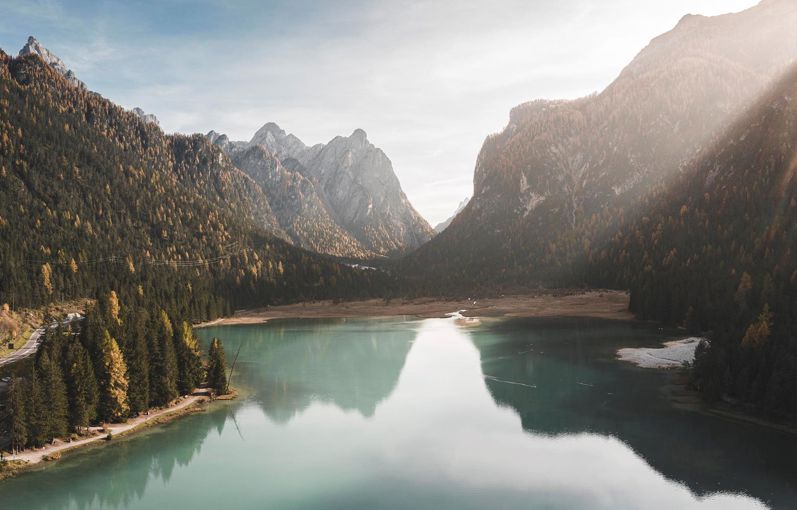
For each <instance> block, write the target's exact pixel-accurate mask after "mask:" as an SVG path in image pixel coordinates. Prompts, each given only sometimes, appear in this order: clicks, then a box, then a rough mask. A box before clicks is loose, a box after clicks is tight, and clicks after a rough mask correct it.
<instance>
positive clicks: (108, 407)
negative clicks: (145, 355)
mask: <svg viewBox="0 0 797 510" xmlns="http://www.w3.org/2000/svg"><path fill="white" fill-rule="evenodd" d="M102 368H103V374H102V375H103V378H102V379H103V380H102V383H103V384H102V389H101V391H102V415H103V418H105V419H107V420H111V421H120V420H123V419H125V418H126V417H127V415H128V413H129V412H130V404H129V402H128V399H127V386H128V383H127V365H126V364H125V360H124V357H123V356H122V351H121V350H120V349H119V344H117V343H116V340H115V339H114V338H113V337H112V336H111V334H110V333H108V331H107V330H106V331H105V332H104V334H103V339H102Z"/></svg>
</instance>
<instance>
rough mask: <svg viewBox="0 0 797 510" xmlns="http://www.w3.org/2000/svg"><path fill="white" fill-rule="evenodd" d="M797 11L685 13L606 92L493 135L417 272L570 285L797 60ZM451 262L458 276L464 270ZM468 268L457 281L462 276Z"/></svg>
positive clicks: (775, 6)
mask: <svg viewBox="0 0 797 510" xmlns="http://www.w3.org/2000/svg"><path fill="white" fill-rule="evenodd" d="M796 23H797V3H794V2H790V1H787V0H769V1H767V2H763V3H761V4H760V5H758V6H756V7H754V8H751V9H748V10H747V11H744V12H741V13H736V14H728V15H723V16H717V17H702V16H687V17H685V18H683V19H682V20H681V22H680V23H679V24H678V25H677V26H676V27H675V28H674V29H673V30H672V31H670V32H668V33H667V34H664V35H662V36H660V37H658V38H656V39H654V40H653V41H651V43H650V44H649V46H648V47H647V48H645V49H644V50H643V51H642V52H641V53H639V55H638V56H637V57H636V58H635V59H634V60H633V61H632V62H631V63H630V64H629V65H628V67H627V68H626V69H625V70H624V71H623V72H622V73H621V74H620V76H619V77H618V78H617V79H616V80H615V81H614V82H613V83H612V84H611V85H609V87H607V88H606V90H604V91H603V92H601V93H600V94H596V95H593V96H589V97H585V98H582V99H578V100H574V101H546V100H538V101H533V102H530V103H526V104H523V105H520V106H518V107H516V108H515V109H513V110H512V112H511V115H510V121H509V124H508V126H507V127H506V129H505V130H504V131H503V132H501V133H499V134H496V135H493V136H490V137H488V138H487V140H486V141H485V143H484V146H483V147H482V150H481V152H480V154H479V157H478V160H477V163H476V169H475V173H474V197H473V199H472V200H471V201H470V203H469V204H468V206H467V207H466V208H465V209H464V211H463V212H462V213H461V214H460V215H459V217H458V218H457V219H456V220H455V221H454V222H453V223H452V225H451V226H450V227H449V228H448V229H447V230H446V231H445V232H443V233H442V234H441V235H439V236H437V237H436V238H435V239H434V240H433V241H432V242H430V243H429V244H428V245H426V246H424V247H423V248H421V250H419V251H418V252H417V253H416V254H414V255H413V256H412V257H411V258H410V260H409V261H408V264H409V266H410V267H412V268H413V269H414V270H425V269H426V268H428V270H430V271H432V273H433V274H452V271H453V272H457V271H463V270H464V272H466V273H467V274H469V275H470V277H472V279H473V280H474V281H476V282H479V281H491V282H494V281H496V279H497V278H498V279H500V278H505V279H506V280H507V281H517V280H521V281H523V282H527V283H534V282H546V283H568V282H564V281H563V280H565V279H569V280H580V279H582V276H583V273H582V274H579V273H578V271H575V272H574V271H571V270H566V268H570V267H572V266H573V265H574V264H575V265H576V266H578V267H581V268H582V269H583V265H584V264H583V261H584V260H585V259H586V258H588V257H589V256H590V247H591V246H594V245H595V244H596V243H599V242H600V241H602V240H603V239H605V238H606V237H608V236H611V235H612V233H613V232H614V231H616V228H617V226H618V225H620V224H622V222H623V221H624V217H625V215H626V214H628V213H629V212H630V211H632V210H633V209H634V208H635V207H636V205H637V203H638V200H639V199H640V197H642V196H644V195H645V194H646V193H647V192H649V191H650V190H651V189H652V188H653V187H654V186H657V185H659V184H661V183H664V182H666V181H668V180H669V179H670V178H671V177H672V176H673V175H675V174H677V173H678V172H679V169H680V168H681V166H682V165H683V164H684V163H686V162H688V161H690V160H691V159H692V158H694V157H695V155H696V154H698V153H699V151H701V150H702V149H704V148H706V147H707V146H708V145H709V144H710V142H711V141H712V140H713V139H714V137H716V136H717V135H718V134H719V133H721V132H722V130H723V129H724V128H725V127H726V126H727V125H728V123H729V122H731V121H732V119H734V118H735V116H736V115H738V114H739V113H740V112H741V111H742V110H743V109H744V108H745V107H747V106H748V105H750V104H751V102H752V101H754V100H755V99H756V98H757V97H758V96H759V95H760V94H761V93H762V92H763V91H764V90H765V89H766V87H767V86H769V85H770V84H771V82H772V80H773V78H775V77H777V76H779V75H780V74H781V73H782V72H783V71H784V70H785V68H786V66H787V65H788V64H790V63H791V62H792V61H793V60H794V59H795V57H797V42H795V38H794V35H793V27H794V26H795V24H796ZM452 264H453V266H452ZM454 269H456V271H454Z"/></svg>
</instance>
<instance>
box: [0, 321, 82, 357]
mask: <svg viewBox="0 0 797 510" xmlns="http://www.w3.org/2000/svg"><path fill="white" fill-rule="evenodd" d="M82 319H83V317H82V316H81V315H79V314H69V316H67V318H66V319H65V320H63V321H61V324H63V325H67V324H69V323H70V322H73V321H79V320H82ZM56 326H57V324H55V323H53V324H51V325H50V327H51V328H54V327H56ZM43 334H44V328H39V329H37V330H35V331H34V332H33V333H31V334H30V338H28V341H27V342H25V345H23V346H22V347H21V348H19V349H17V350H16V351H14V353H13V354H10V355H8V356H6V357H5V358H0V367H4V366H6V365H10V364H11V363H15V362H17V361H19V360H21V359H25V358H27V357H28V356H31V355H33V354H36V351H38V350H39V345H40V344H39V339H40V338H41V336H42V335H43Z"/></svg>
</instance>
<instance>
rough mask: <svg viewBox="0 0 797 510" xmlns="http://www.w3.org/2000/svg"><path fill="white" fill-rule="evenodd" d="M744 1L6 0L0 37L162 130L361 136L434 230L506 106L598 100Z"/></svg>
mask: <svg viewBox="0 0 797 510" xmlns="http://www.w3.org/2000/svg"><path fill="white" fill-rule="evenodd" d="M754 3H755V0H673V1H671V2H658V1H653V0H650V1H646V2H639V1H631V0H616V1H613V2H600V3H595V2H589V1H586V0H556V1H554V0H496V1H493V2H484V1H481V0H435V1H433V0H417V1H396V0H377V1H364V0H341V1H338V2H312V1H310V0H294V1H287V0H270V1H267V2H254V1H238V2H223V3H218V2H211V1H206V2H205V1H203V2H201V5H198V3H197V2H189V1H188V0H168V1H160V2H144V3H143V4H138V3H137V4H136V5H131V4H129V3H124V2H104V3H102V4H100V5H97V4H95V3H93V2H80V1H72V2H69V3H68V4H66V3H64V4H62V3H59V2H56V1H54V0H39V1H36V2H34V1H30V0H28V1H25V2H19V1H17V0H11V2H10V3H8V5H6V6H4V10H5V11H7V12H8V14H9V15H8V16H7V22H6V23H5V24H0V43H2V44H11V45H12V49H16V46H21V43H22V42H24V40H23V37H24V36H23V35H22V34H23V31H31V32H35V33H36V35H37V36H39V37H40V39H41V40H42V42H43V43H44V44H45V45H47V46H48V47H49V48H50V49H52V50H53V51H55V52H56V53H57V54H59V55H60V56H61V57H62V58H63V59H64V60H65V61H66V62H67V64H68V65H69V66H70V67H72V68H74V69H75V71H76V72H77V73H78V75H79V76H80V77H81V79H83V80H84V81H85V82H86V83H87V84H88V85H89V86H90V87H91V88H93V89H95V90H97V91H98V92H100V93H102V94H104V95H106V96H107V97H109V98H110V99H112V100H115V101H117V102H119V103H120V104H122V105H123V106H126V107H132V106H141V107H142V108H144V109H145V110H146V111H148V112H151V113H154V114H156V115H157V116H158V117H159V119H160V120H161V124H162V125H163V126H164V128H165V129H167V130H170V131H179V132H206V131H208V130H210V129H215V130H217V131H220V132H227V133H228V134H229V135H230V136H231V137H232V138H234V139H248V138H249V137H250V136H251V134H252V133H253V132H254V131H255V130H256V129H257V128H258V127H260V126H261V125H262V124H264V123H265V122H267V121H275V122H277V123H279V124H280V125H281V126H282V127H283V128H285V129H286V130H288V131H293V132H294V133H295V134H296V135H297V136H299V137H300V138H302V139H303V140H305V141H306V142H307V143H317V142H325V141H327V140H329V139H331V138H332V137H333V136H335V135H337V134H346V133H350V132H351V131H353V130H354V129H355V128H358V127H361V128H363V129H365V130H366V131H367V132H368V134H369V138H370V139H371V141H372V142H373V143H375V144H376V145H377V146H380V147H382V148H383V149H384V150H385V152H386V153H387V154H388V156H389V157H390V158H391V159H392V161H393V163H394V167H395V170H396V172H397V174H398V176H399V178H400V180H401V182H402V185H403V187H404V189H405V191H406V192H407V195H408V196H409V198H410V200H411V201H412V202H413V204H414V205H415V206H416V207H417V208H418V210H419V211H420V212H421V213H422V214H423V215H424V216H426V217H427V218H428V219H429V220H430V222H431V223H436V222H438V221H441V220H443V219H445V218H446V217H448V216H449V215H450V213H451V212H453V210H454V209H455V208H456V207H457V205H458V204H459V202H460V201H461V200H462V198H464V197H465V196H468V195H469V194H470V193H471V187H472V186H471V179H472V173H473V165H474V163H475V159H476V156H477V154H478V151H479V149H480V146H481V143H482V141H483V140H484V138H485V136H486V135H488V134H489V133H491V132H495V131H497V130H500V129H501V128H502V126H503V125H504V124H505V123H506V121H507V119H508V114H509V110H510V108H512V107H513V106H515V105H517V104H519V103H522V102H525V101H528V100H531V99H534V98H538V97H547V98H553V97H558V98H573V97H578V96H580V95H584V94H587V93H590V92H593V91H596V90H600V89H602V88H603V87H605V86H606V85H607V84H608V83H609V82H610V81H611V80H612V79H613V78H614V77H615V76H616V75H617V74H618V73H619V71H620V70H621V69H622V67H623V66H624V65H625V64H626V63H627V62H628V61H630V60H631V58H633V56H634V55H635V54H636V53H637V52H638V51H639V50H640V49H641V48H642V47H643V46H644V45H645V44H646V43H647V41H649V40H650V39H651V38H652V37H654V36H656V35H658V34H659V33H661V32H663V31H666V30H668V29H669V28H671V27H672V26H674V25H675V23H676V22H677V20H678V19H679V18H680V17H681V16H682V15H683V14H685V13H687V12H689V11H694V10H697V11H698V12H701V13H705V14H716V13H718V12H724V11H727V10H738V9H741V8H744V7H747V6H750V5H752V4H754ZM67 5H68V7H67ZM25 35H27V34H26V33H25ZM435 182H447V183H448V184H447V185H446V186H445V187H444V189H437V186H439V185H432V184H430V183H435Z"/></svg>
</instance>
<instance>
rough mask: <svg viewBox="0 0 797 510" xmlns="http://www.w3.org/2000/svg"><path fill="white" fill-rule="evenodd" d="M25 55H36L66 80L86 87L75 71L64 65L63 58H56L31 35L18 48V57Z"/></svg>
mask: <svg viewBox="0 0 797 510" xmlns="http://www.w3.org/2000/svg"><path fill="white" fill-rule="evenodd" d="M27 55H37V56H38V57H39V58H41V59H42V60H43V61H44V62H45V63H46V64H47V65H49V66H50V67H52V68H53V69H54V70H55V71H56V72H58V74H60V75H61V76H63V77H64V78H66V79H67V81H69V82H70V83H72V84H73V85H75V86H76V87H80V88H86V85H85V84H84V83H83V82H82V81H80V80H78V79H77V77H76V76H75V73H74V72H72V70H71V69H69V68H68V67H66V64H64V61H63V60H61V59H60V58H58V55H56V54H55V53H53V52H52V51H50V50H48V49H47V48H45V47H44V45H43V44H41V43H40V42H39V40H38V39H36V38H35V37H33V36H32V35H31V36H29V37H28V41H27V42H26V43H25V46H23V47H22V49H21V50H19V56H20V57H24V56H27Z"/></svg>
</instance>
